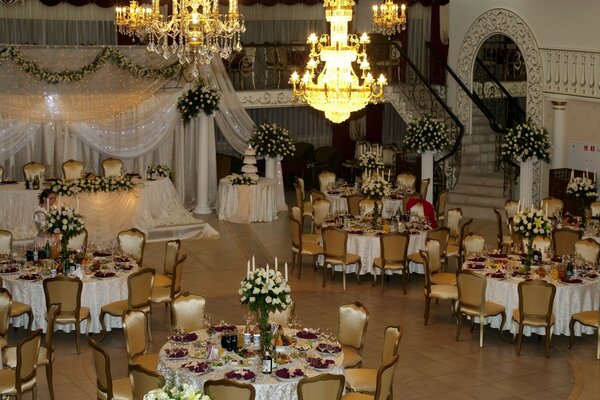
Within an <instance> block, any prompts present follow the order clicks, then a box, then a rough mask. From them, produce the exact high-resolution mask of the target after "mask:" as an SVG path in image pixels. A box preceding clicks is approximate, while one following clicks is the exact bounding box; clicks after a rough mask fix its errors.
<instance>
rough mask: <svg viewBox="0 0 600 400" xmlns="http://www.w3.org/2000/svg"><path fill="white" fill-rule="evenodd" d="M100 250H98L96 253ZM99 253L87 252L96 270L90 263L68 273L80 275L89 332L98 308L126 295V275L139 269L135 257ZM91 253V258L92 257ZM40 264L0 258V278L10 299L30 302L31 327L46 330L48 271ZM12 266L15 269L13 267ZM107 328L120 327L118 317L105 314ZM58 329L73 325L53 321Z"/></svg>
mask: <svg viewBox="0 0 600 400" xmlns="http://www.w3.org/2000/svg"><path fill="white" fill-rule="evenodd" d="M97 254H100V253H97ZM100 255H101V256H102V257H98V256H90V259H93V260H94V262H96V263H97V264H98V263H99V265H100V266H101V269H99V270H98V271H93V270H92V267H91V265H89V266H87V267H80V268H78V269H77V270H76V271H75V272H73V273H72V274H71V276H75V277H78V278H80V279H81V281H82V282H83V290H82V292H81V306H83V307H88V308H89V309H90V317H91V324H90V328H89V332H90V333H99V332H100V330H101V326H100V319H99V318H100V308H101V307H102V306H103V305H105V304H108V303H112V302H114V301H117V300H123V299H127V294H128V289H127V277H128V276H129V275H130V274H131V273H132V272H135V271H137V270H138V266H137V264H136V263H135V261H133V260H130V259H127V258H126V257H124V258H118V259H117V260H118V261H117V262H115V260H113V257H112V256H111V255H110V254H109V253H103V254H100ZM92 257H93V258H92ZM42 265H43V264H42V263H41V262H40V263H39V264H35V265H34V264H33V263H31V262H28V263H25V264H24V265H22V266H21V264H20V263H16V262H11V261H9V260H2V262H0V278H2V282H3V286H4V288H6V289H8V290H9V291H10V293H11V294H12V296H13V300H16V301H20V302H22V303H25V304H29V305H31V310H32V312H33V325H32V329H43V330H44V331H45V330H46V326H47V324H46V318H45V316H46V299H45V296H44V287H43V280H44V279H46V278H49V277H50V276H49V275H48V271H47V270H45V268H44V267H43V266H42ZM15 269H17V270H16V271H15ZM4 271H6V272H4ZM106 318H107V319H106V328H107V330H110V329H111V328H121V327H122V323H121V318H120V317H118V318H115V317H111V316H107V317H106ZM27 322H28V321H27V316H20V317H17V318H14V319H13V320H12V324H13V326H15V327H19V326H27ZM56 328H57V329H60V330H63V331H65V332H70V331H71V330H72V329H73V325H72V324H71V325H56ZM86 329H87V327H86V322H83V323H82V325H81V331H82V332H85V330H86Z"/></svg>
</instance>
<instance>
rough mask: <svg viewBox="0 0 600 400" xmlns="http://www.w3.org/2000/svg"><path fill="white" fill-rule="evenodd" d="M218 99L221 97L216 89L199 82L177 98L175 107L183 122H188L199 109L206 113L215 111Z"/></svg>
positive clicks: (196, 114)
mask: <svg viewBox="0 0 600 400" xmlns="http://www.w3.org/2000/svg"><path fill="white" fill-rule="evenodd" d="M220 100H221V97H220V96H219V92H217V90H216V89H213V88H211V87H210V86H208V85H205V84H204V83H202V82H201V83H200V84H199V85H198V86H196V87H195V88H194V89H190V90H188V91H187V92H186V93H185V94H184V95H183V96H181V97H180V98H179V101H178V102H177V109H178V110H179V114H180V115H181V119H182V120H183V122H184V123H188V122H189V121H190V120H191V119H192V118H195V117H196V116H198V113H200V111H202V112H203V113H204V114H206V115H211V114H212V113H214V112H215V111H217V110H218V109H219V101H220Z"/></svg>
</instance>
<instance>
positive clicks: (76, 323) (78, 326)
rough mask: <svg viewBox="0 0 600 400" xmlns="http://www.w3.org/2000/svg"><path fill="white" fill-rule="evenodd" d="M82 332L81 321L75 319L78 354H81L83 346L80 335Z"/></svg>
mask: <svg viewBox="0 0 600 400" xmlns="http://www.w3.org/2000/svg"><path fill="white" fill-rule="evenodd" d="M80 334H81V321H79V320H76V321H75V345H76V346H77V354H81V348H80V347H81V346H80V344H79V342H80V340H81V338H80V337H79V335H80Z"/></svg>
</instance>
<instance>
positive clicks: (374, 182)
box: [360, 174, 392, 200]
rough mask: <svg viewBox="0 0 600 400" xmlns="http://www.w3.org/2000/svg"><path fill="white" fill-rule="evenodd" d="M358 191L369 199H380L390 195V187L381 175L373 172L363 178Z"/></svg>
mask: <svg viewBox="0 0 600 400" xmlns="http://www.w3.org/2000/svg"><path fill="white" fill-rule="evenodd" d="M360 192H361V193H362V194H364V195H365V196H367V198H369V199H372V200H381V199H382V198H384V197H386V196H389V195H390V193H391V192H392V187H391V185H390V183H389V182H388V181H386V180H385V179H384V178H383V177H382V176H380V175H378V174H374V175H372V176H368V177H367V178H366V179H364V180H363V182H362V185H361V187H360Z"/></svg>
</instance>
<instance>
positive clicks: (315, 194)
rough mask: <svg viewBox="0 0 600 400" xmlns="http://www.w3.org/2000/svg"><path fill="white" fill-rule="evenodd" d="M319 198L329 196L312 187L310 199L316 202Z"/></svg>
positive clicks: (323, 198) (322, 198)
mask: <svg viewBox="0 0 600 400" xmlns="http://www.w3.org/2000/svg"><path fill="white" fill-rule="evenodd" d="M317 200H327V196H325V193H323V192H321V191H319V190H317V189H311V190H310V201H311V202H312V203H313V204H314V202H315V201H317Z"/></svg>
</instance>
